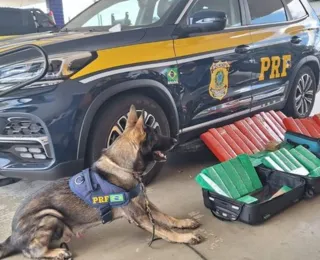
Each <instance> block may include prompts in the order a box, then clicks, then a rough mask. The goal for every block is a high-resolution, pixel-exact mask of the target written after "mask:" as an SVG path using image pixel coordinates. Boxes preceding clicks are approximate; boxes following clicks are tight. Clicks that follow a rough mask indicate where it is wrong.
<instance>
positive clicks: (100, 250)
mask: <svg viewBox="0 0 320 260" xmlns="http://www.w3.org/2000/svg"><path fill="white" fill-rule="evenodd" d="M314 111H315V112H317V111H320V96H319V97H318V99H317V102H316V106H315V110H314ZM214 163H216V161H215V159H214V157H213V156H212V155H211V154H210V153H209V152H202V153H199V154H196V155H195V154H189V155H183V156H182V155H173V156H171V158H170V160H169V162H168V163H167V165H166V166H165V168H164V170H163V171H162V173H161V174H160V175H159V177H158V178H157V179H156V181H155V182H154V184H152V185H150V186H149V187H148V194H149V197H150V199H151V200H152V201H153V202H154V203H155V204H156V205H158V206H159V207H160V209H162V210H163V211H164V212H166V213H169V214H171V215H173V216H176V217H187V216H191V217H194V218H196V219H198V220H199V221H200V222H201V223H202V226H201V227H200V229H199V230H198V232H199V233H200V234H202V235H203V236H204V237H205V238H206V240H205V241H204V242H203V243H202V244H200V245H197V246H196V249H197V250H199V251H200V252H201V253H202V254H203V255H204V256H205V257H206V258H207V259H210V260H211V259H219V260H257V259H259V260H270V259H276V260H280V259H281V260H301V259H308V260H318V259H320V246H319V241H320V220H319V219H320V196H319V197H317V198H315V199H313V200H312V201H302V202H300V203H298V204H297V205H295V206H294V207H292V208H290V209H287V210H286V211H284V212H283V213H281V214H279V215H277V216H276V217H274V218H272V219H270V220H268V221H267V222H266V223H265V224H263V225H260V226H255V227H252V226H249V225H245V224H242V223H226V222H221V221H219V220H217V219H215V218H214V217H212V215H211V213H210V212H209V211H208V210H207V209H206V208H205V207H204V205H203V200H202V194H201V190H200V188H199V187H198V185H197V184H196V183H195V181H194V177H195V176H196V174H197V173H198V172H199V171H200V170H201V169H202V168H204V167H207V166H210V165H212V164H214ZM46 184H47V183H46V182H40V181H36V182H25V181H24V182H19V183H16V184H14V185H11V186H7V187H2V188H0V201H1V204H0V210H1V214H0V241H2V240H4V239H6V238H7V236H9V234H10V224H11V219H12V217H13V214H14V211H15V209H16V208H17V207H18V205H19V202H20V201H21V199H22V198H24V197H25V196H27V195H28V194H31V193H33V192H34V191H36V190H37V189H39V188H40V187H42V186H44V185H46ZM149 239H150V234H148V233H146V232H144V231H142V230H140V229H138V228H136V227H134V226H133V225H129V224H128V223H127V222H126V221H124V220H120V221H117V222H114V223H112V224H108V225H106V226H101V227H99V228H97V229H92V230H91V231H89V232H88V233H87V234H86V236H85V238H83V239H80V240H74V241H72V243H71V244H70V248H71V251H72V252H73V253H74V254H75V256H76V259H79V260H87V259H108V260H122V259H123V260H135V259H139V260H163V259H166V260H170V259H175V260H178V259H183V260H197V259H200V258H199V257H197V256H196V255H195V254H194V253H193V252H192V251H191V250H190V249H189V248H187V247H186V246H184V245H178V244H169V243H167V242H165V241H157V242H155V243H154V244H153V246H152V248H149V247H148V245H147V243H148V241H149ZM10 259H12V260H18V259H23V257H22V256H21V255H17V256H14V257H11V258H10Z"/></svg>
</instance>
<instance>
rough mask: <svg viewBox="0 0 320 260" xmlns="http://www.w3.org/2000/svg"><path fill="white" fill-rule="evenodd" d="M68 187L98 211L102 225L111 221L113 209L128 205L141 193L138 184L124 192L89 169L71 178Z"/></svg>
mask: <svg viewBox="0 0 320 260" xmlns="http://www.w3.org/2000/svg"><path fill="white" fill-rule="evenodd" d="M69 186H70V189H71V190H72V192H73V193H74V194H75V195H76V196H78V197H79V198H80V199H82V200H83V201H84V202H85V203H86V204H87V205H89V206H90V207H93V208H96V209H98V210H99V211H100V216H101V220H102V223H103V224H106V223H108V222H111V221H112V209H113V208H119V207H123V206H126V205H128V204H129V202H130V200H131V199H133V198H135V197H137V196H139V194H140V193H141V191H142V189H141V185H140V184H138V185H137V186H136V187H135V188H133V189H131V190H130V191H126V190H124V189H123V188H120V187H118V186H116V185H113V184H112V183H110V182H108V181H107V180H106V179H104V178H103V177H102V176H101V175H99V174H98V173H96V172H94V171H91V170H90V169H86V170H83V171H82V172H80V173H78V174H77V175H75V176H73V177H72V178H71V179H70V181H69Z"/></svg>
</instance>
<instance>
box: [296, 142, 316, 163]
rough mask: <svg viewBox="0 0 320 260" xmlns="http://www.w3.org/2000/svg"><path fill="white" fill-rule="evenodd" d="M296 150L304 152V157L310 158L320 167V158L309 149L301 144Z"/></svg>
mask: <svg viewBox="0 0 320 260" xmlns="http://www.w3.org/2000/svg"><path fill="white" fill-rule="evenodd" d="M295 150H296V151H298V152H299V153H300V154H302V155H303V156H304V157H306V158H308V160H309V161H311V162H313V163H314V164H315V165H316V166H317V167H320V159H319V158H318V157H317V156H315V155H314V154H313V153H312V152H310V151H309V150H308V149H306V148H305V147H303V146H302V145H300V146H298V147H297V148H296V149H295Z"/></svg>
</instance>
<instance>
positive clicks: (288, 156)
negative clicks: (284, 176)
mask: <svg viewBox="0 0 320 260" xmlns="http://www.w3.org/2000/svg"><path fill="white" fill-rule="evenodd" d="M280 152H281V153H282V154H283V155H284V156H285V157H287V158H288V159H289V160H290V162H291V163H293V164H294V165H295V166H296V168H301V167H303V165H302V164H301V163H299V161H298V160H297V159H296V158H294V156H293V155H292V154H291V153H290V152H289V151H288V150H287V149H284V148H283V149H281V150H280Z"/></svg>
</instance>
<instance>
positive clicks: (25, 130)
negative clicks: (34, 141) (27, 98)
mask: <svg viewBox="0 0 320 260" xmlns="http://www.w3.org/2000/svg"><path fill="white" fill-rule="evenodd" d="M44 134H45V131H44V129H43V127H42V126H41V124H39V123H35V122H32V121H31V120H22V119H15V120H10V122H9V123H8V124H7V125H6V127H5V129H4V131H3V135H7V136H33V137H38V136H43V135H44Z"/></svg>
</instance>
